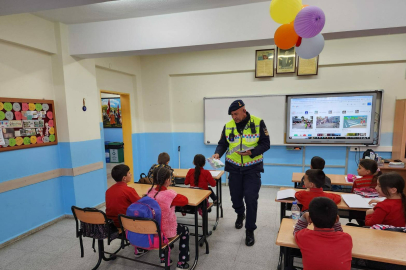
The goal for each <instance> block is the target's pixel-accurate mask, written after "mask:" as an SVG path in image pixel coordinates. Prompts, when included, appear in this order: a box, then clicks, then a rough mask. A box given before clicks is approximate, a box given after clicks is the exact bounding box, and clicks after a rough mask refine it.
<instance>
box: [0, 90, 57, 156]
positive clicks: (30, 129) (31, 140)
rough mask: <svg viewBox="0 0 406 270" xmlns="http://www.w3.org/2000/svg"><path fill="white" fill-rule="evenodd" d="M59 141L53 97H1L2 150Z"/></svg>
mask: <svg viewBox="0 0 406 270" xmlns="http://www.w3.org/2000/svg"><path fill="white" fill-rule="evenodd" d="M57 143H58V137H57V131H56V120H55V106H54V101H53V100H43V99H17V98H2V97H0V152H2V151H11V150H18V149H26V148H32V147H41V146H48V145H55V144H57Z"/></svg>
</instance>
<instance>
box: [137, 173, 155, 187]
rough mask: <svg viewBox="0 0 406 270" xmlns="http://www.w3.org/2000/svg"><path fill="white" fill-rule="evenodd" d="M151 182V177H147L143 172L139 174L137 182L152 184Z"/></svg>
mask: <svg viewBox="0 0 406 270" xmlns="http://www.w3.org/2000/svg"><path fill="white" fill-rule="evenodd" d="M152 182H153V181H152V178H149V177H148V176H147V175H146V174H145V173H142V174H140V180H139V181H138V183H140V184H149V185H152Z"/></svg>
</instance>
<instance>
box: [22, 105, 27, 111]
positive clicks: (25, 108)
mask: <svg viewBox="0 0 406 270" xmlns="http://www.w3.org/2000/svg"><path fill="white" fill-rule="evenodd" d="M22 107H23V109H22V110H23V111H28V103H23V104H22Z"/></svg>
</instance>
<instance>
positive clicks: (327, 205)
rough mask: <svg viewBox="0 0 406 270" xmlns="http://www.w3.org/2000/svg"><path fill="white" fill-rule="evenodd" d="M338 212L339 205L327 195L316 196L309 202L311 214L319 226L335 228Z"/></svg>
mask: <svg viewBox="0 0 406 270" xmlns="http://www.w3.org/2000/svg"><path fill="white" fill-rule="evenodd" d="M337 212H338V208H337V205H336V204H335V203H334V202H333V200H331V199H329V198H326V197H316V198H314V199H313V200H312V201H311V202H310V204H309V215H310V218H311V220H312V222H313V224H314V226H315V227H317V228H333V226H334V224H335V222H336V219H337Z"/></svg>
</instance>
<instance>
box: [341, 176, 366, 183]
mask: <svg viewBox="0 0 406 270" xmlns="http://www.w3.org/2000/svg"><path fill="white" fill-rule="evenodd" d="M356 177H357V178H361V177H362V176H359V175H356ZM345 182H347V183H353V182H348V179H347V176H345Z"/></svg>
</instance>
